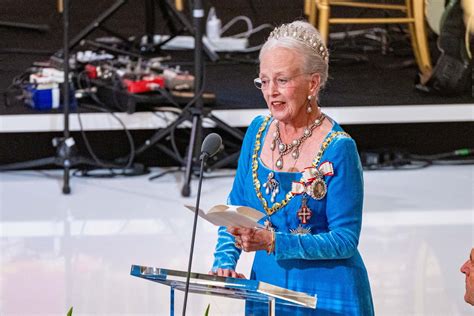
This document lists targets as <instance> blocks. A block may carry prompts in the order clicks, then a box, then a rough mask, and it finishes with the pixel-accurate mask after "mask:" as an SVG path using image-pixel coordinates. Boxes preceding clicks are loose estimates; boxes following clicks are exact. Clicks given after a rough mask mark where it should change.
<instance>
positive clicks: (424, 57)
mask: <svg viewBox="0 0 474 316" xmlns="http://www.w3.org/2000/svg"><path fill="white" fill-rule="evenodd" d="M424 2H425V0H403V1H400V4H393V3H390V4H388V3H373V2H362V1H357V0H306V1H305V13H306V14H307V16H308V17H309V22H310V23H312V24H313V25H315V26H317V28H318V30H319V32H320V33H321V36H322V38H323V40H324V41H325V42H326V43H327V41H328V37H329V26H330V25H331V24H408V29H409V32H410V39H411V45H412V48H413V54H414V55H415V60H416V63H417V65H418V68H419V69H420V72H421V73H422V74H425V73H429V72H430V71H431V68H432V67H431V58H430V52H429V48H428V40H427V36H426V28H425V20H424V6H425V3H424ZM334 6H341V7H353V8H366V9H374V10H377V9H378V10H392V11H398V12H401V13H403V14H402V16H400V17H382V18H338V17H332V16H331V7H334Z"/></svg>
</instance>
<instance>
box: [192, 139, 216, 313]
mask: <svg viewBox="0 0 474 316" xmlns="http://www.w3.org/2000/svg"><path fill="white" fill-rule="evenodd" d="M221 145H222V138H221V137H220V136H219V135H218V134H216V133H212V134H209V135H208V136H207V137H206V138H205V139H204V141H203V142H202V146H201V155H200V157H199V159H200V160H201V168H200V169H199V182H198V191H197V197H196V208H195V209H194V223H193V232H192V237H191V249H190V250H189V261H188V273H187V276H186V286H185V289H184V303H183V316H185V315H186V305H187V303H188V293H189V280H190V278H191V266H192V263H193V253H194V243H195V239H196V228H197V220H198V213H199V203H200V201H201V186H202V174H203V172H204V165H205V163H206V160H207V159H208V158H210V157H212V156H214V155H215V154H217V152H218V151H219V149H220V147H221Z"/></svg>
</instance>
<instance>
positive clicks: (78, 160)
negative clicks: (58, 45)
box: [0, 0, 96, 194]
mask: <svg viewBox="0 0 474 316" xmlns="http://www.w3.org/2000/svg"><path fill="white" fill-rule="evenodd" d="M63 26H64V34H63V52H64V60H65V62H64V63H63V71H64V83H63V89H62V95H63V110H64V130H63V137H61V138H54V139H53V145H54V146H55V147H56V148H57V150H56V156H54V157H47V158H42V159H37V160H31V161H26V162H19V163H12V164H7V165H3V166H0V171H7V170H18V169H27V168H37V167H42V166H47V165H56V166H60V167H62V168H63V170H64V174H63V188H62V192H63V193H64V194H69V193H71V187H70V185H69V180H70V169H71V168H72V167H74V166H76V165H80V164H86V165H96V163H95V162H94V161H93V160H92V159H89V158H85V157H80V156H78V155H77V148H76V146H75V142H74V139H73V138H72V137H71V136H70V131H69V110H70V94H71V93H70V92H71V91H70V85H69V49H68V47H69V0H64V11H63Z"/></svg>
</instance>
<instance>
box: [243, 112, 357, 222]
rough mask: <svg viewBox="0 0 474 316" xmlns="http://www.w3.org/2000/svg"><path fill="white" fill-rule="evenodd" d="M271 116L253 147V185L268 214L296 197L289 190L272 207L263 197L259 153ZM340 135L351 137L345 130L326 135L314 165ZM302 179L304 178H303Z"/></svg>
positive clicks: (258, 133) (261, 128) (262, 127)
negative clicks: (259, 175)
mask: <svg viewBox="0 0 474 316" xmlns="http://www.w3.org/2000/svg"><path fill="white" fill-rule="evenodd" d="M270 118H271V117H270V116H267V117H266V118H265V119H264V120H263V122H262V124H261V125H260V128H259V129H258V131H257V134H256V135H255V143H254V149H253V154H252V181H253V186H254V189H255V193H256V195H257V197H258V199H259V200H260V202H261V203H262V206H263V209H264V210H265V212H266V213H267V215H268V216H270V215H272V214H273V213H275V212H276V211H278V210H280V209H281V208H283V207H285V206H286V205H287V204H288V203H289V202H290V200H291V199H292V198H293V197H294V195H293V194H292V193H291V191H290V192H288V193H287V194H286V195H285V198H284V199H283V200H281V201H280V202H275V203H274V204H273V205H272V206H271V207H269V206H268V203H267V200H265V198H264V197H263V194H262V192H261V187H262V186H263V185H262V184H261V183H260V180H259V179H258V155H259V152H260V147H261V137H262V133H263V132H264V131H265V128H266V126H267V123H268V121H269V120H270ZM339 136H343V137H350V136H349V135H348V134H347V133H345V132H332V133H331V134H330V135H328V136H327V137H326V139H325V140H324V141H323V143H322V144H321V147H320V149H319V152H318V154H317V155H316V157H315V158H314V159H313V162H312V166H314V167H317V166H318V164H319V161H320V160H321V157H322V156H323V154H324V152H325V150H326V148H327V147H328V146H329V144H331V142H332V141H333V140H334V139H336V138H337V137H339ZM301 181H302V180H301Z"/></svg>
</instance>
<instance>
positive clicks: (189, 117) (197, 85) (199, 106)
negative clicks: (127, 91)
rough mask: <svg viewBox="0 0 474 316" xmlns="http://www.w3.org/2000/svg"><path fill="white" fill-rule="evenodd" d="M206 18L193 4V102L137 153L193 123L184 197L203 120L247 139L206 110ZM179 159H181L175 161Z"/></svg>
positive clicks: (198, 4) (198, 5)
mask: <svg viewBox="0 0 474 316" xmlns="http://www.w3.org/2000/svg"><path fill="white" fill-rule="evenodd" d="M203 17H204V10H203V8H202V2H201V0H196V1H194V8H193V21H194V42H195V47H194V75H195V81H194V99H193V100H192V101H191V102H190V103H189V104H188V105H187V106H186V107H185V108H184V109H183V111H182V114H181V115H180V116H179V117H178V118H177V119H176V120H175V121H174V122H173V123H171V124H170V125H169V126H168V127H166V128H164V129H162V130H160V131H158V132H157V133H156V134H154V135H153V136H152V137H151V138H150V139H148V140H147V141H146V142H145V144H144V145H142V146H141V147H139V148H138V149H137V151H136V154H137V155H138V154H140V153H142V152H143V151H145V150H147V149H148V148H150V147H151V146H154V145H155V144H156V143H158V142H159V141H160V140H161V139H163V138H164V137H166V136H167V135H169V134H170V133H172V132H173V131H174V129H176V127H177V126H179V125H180V124H182V123H183V122H186V121H189V122H191V123H192V127H191V136H190V138H189V143H188V144H189V147H188V151H187V155H186V161H185V162H184V164H185V179H184V184H183V187H182V189H181V194H182V195H183V196H186V197H187V196H189V195H190V193H191V189H190V183H191V177H192V174H193V169H194V167H195V164H196V163H198V162H199V154H200V151H199V148H198V145H199V144H200V143H201V140H202V123H203V118H207V119H210V120H211V121H213V122H214V123H215V124H216V126H217V127H219V128H221V129H223V130H224V131H226V132H228V133H229V134H231V135H232V136H233V137H235V138H237V139H238V140H239V141H242V140H243V138H244V134H243V132H242V131H240V130H238V129H235V128H232V127H231V126H229V125H227V124H226V123H224V122H223V121H222V120H220V119H219V118H217V117H215V116H214V115H212V112H211V111H210V110H209V109H207V108H204V102H203V99H202V93H203V74H204V59H203V54H202V53H203V42H202V37H203V21H202V19H203ZM161 149H164V151H165V153H167V154H168V155H171V156H173V157H175V158H176V155H174V154H173V152H171V151H170V150H167V149H166V148H161ZM238 155H239V153H238V152H237V153H234V154H231V155H229V156H228V157H226V158H225V159H222V160H220V161H219V162H217V163H215V164H214V165H213V167H215V168H218V167H221V166H225V165H226V164H228V163H230V162H232V161H235V160H237V158H238ZM176 159H177V160H180V159H178V158H176Z"/></svg>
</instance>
